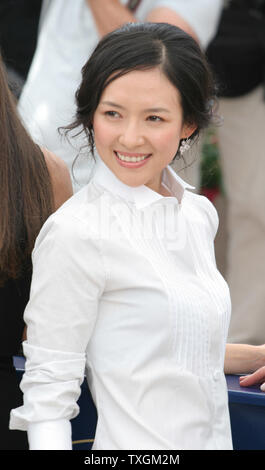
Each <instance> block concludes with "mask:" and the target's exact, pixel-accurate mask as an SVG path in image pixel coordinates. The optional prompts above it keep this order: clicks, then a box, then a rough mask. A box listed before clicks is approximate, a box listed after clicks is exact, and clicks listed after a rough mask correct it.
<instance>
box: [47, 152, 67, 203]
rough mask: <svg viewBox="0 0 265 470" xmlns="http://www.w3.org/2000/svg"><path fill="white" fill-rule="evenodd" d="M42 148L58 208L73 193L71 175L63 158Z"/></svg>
mask: <svg viewBox="0 0 265 470" xmlns="http://www.w3.org/2000/svg"><path fill="white" fill-rule="evenodd" d="M41 150H42V153H43V155H44V159H45V162H46V165H47V168H48V171H49V174H50V178H51V184H52V189H53V195H54V204H55V210H56V209H58V208H59V207H60V206H61V205H62V204H63V203H64V202H65V201H67V199H69V198H70V197H71V196H72V195H73V188H72V182H71V177H70V173H69V170H68V167H67V165H66V163H65V162H64V161H63V160H62V158H60V157H58V156H57V155H55V154H54V153H52V152H50V151H49V150H47V149H45V148H41Z"/></svg>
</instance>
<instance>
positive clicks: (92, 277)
mask: <svg viewBox="0 0 265 470" xmlns="http://www.w3.org/2000/svg"><path fill="white" fill-rule="evenodd" d="M163 184H164V186H165V187H166V188H167V189H168V190H169V191H170V193H171V194H172V195H173V196H172V197H163V196H161V195H160V194H158V193H156V192H154V191H152V190H151V189H149V188H148V187H146V186H140V187H135V188H132V187H129V186H127V185H125V184H123V183H122V182H121V181H119V180H118V179H117V178H116V177H115V175H114V174H113V173H112V172H111V171H110V170H109V169H108V167H107V166H106V165H105V164H104V163H103V162H102V161H101V160H100V159H99V160H98V161H97V164H96V165H95V171H94V175H93V177H92V179H91V181H90V183H89V184H88V185H87V186H86V187H84V188H83V189H82V190H81V191H79V192H78V193H76V194H75V195H74V196H73V197H72V198H71V199H70V200H68V201H67V202H66V203H65V204H64V205H63V206H62V207H61V208H60V209H59V210H58V211H57V212H56V213H55V214H53V215H52V216H51V217H50V218H49V219H48V220H47V222H46V223H45V224H44V226H43V228H42V230H41V232H40V234H39V236H38V238H37V241H36V246H35V249H34V252H33V266H34V270H33V280H32V288H31V296H30V301H29V304H28V306H27V308H26V311H25V321H26V323H27V325H28V339H27V342H25V343H24V352H25V355H26V357H27V361H26V371H25V373H24V376H23V379H22V384H21V388H22V391H23V392H24V405H23V406H22V407H20V408H17V409H15V410H13V411H12V413H11V423H10V427H11V429H22V430H26V429H28V430H29V438H30V442H31V448H32V449H67V448H70V447H71V429H70V426H69V420H70V419H72V418H73V417H75V416H76V415H77V414H78V411H79V410H78V406H77V404H76V401H77V399H78V397H79V394H80V385H81V383H82V381H83V377H84V372H85V369H86V377H87V380H88V385H89V388H90V390H91V393H92V396H93V399H94V402H95V405H96V408H97V413H98V423H97V428H96V435H95V441H94V445H93V450H109V449H118V450H121V449H126V450H128V449H163V450H172V449H178V450H180V449H204V450H207V449H231V448H232V441H231V431H230V420H229V412H228V394H227V387H226V381H225V377H224V372H223V366H224V354H225V344H226V336H227V330H228V323H229V317H230V309H231V305H230V296H229V290H228V287H227V284H226V282H225V281H224V279H223V278H222V276H221V274H220V273H219V272H218V270H217V268H216V263H215V257H214V245H213V240H214V237H215V234H216V230H217V225H218V216H217V213H216V210H215V208H214V207H213V205H212V204H211V203H210V202H209V200H208V199H207V198H205V197H203V196H200V195H197V194H194V193H192V192H190V191H188V190H187V189H190V188H191V187H190V186H189V185H187V184H185V183H184V181H183V180H182V179H181V178H180V177H179V176H177V175H176V174H175V173H174V171H173V170H172V169H171V168H170V167H167V168H166V169H165V170H164V173H163ZM179 201H181V202H179Z"/></svg>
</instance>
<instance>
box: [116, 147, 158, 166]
mask: <svg viewBox="0 0 265 470" xmlns="http://www.w3.org/2000/svg"><path fill="white" fill-rule="evenodd" d="M114 154H115V157H116V160H117V161H118V163H119V164H120V165H121V166H123V167H126V168H140V167H141V166H143V165H145V164H146V163H147V162H148V160H149V158H150V157H151V154H146V153H128V152H117V151H114Z"/></svg>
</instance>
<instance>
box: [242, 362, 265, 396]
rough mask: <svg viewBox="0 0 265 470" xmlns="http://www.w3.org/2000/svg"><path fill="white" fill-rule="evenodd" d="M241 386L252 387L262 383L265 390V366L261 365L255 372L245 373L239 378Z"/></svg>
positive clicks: (261, 387) (262, 388) (264, 390)
mask: <svg viewBox="0 0 265 470" xmlns="http://www.w3.org/2000/svg"><path fill="white" fill-rule="evenodd" d="M239 384H240V386H241V387H250V386H251V385H255V384H261V386H260V389H261V390H262V391H263V392H265V366H263V367H260V368H259V369H258V370H256V371H255V372H253V374H250V375H245V376H242V377H240V378H239Z"/></svg>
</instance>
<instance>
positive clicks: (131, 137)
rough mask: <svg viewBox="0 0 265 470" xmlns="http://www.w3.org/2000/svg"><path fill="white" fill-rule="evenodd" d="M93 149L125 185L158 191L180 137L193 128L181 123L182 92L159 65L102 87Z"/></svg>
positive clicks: (186, 134) (129, 74)
mask: <svg viewBox="0 0 265 470" xmlns="http://www.w3.org/2000/svg"><path fill="white" fill-rule="evenodd" d="M93 127H94V138H95V145H96V148H97V151H98V153H99V155H100V157H101V159H102V160H103V161H104V163H105V164H106V165H107V166H108V167H109V169H110V170H111V171H112V172H113V173H114V174H115V176H116V177H117V178H119V179H120V180H121V181H122V182H123V183H125V184H127V185H128V186H140V185H146V186H148V187H150V188H151V189H153V190H154V191H157V192H159V190H160V184H161V175H162V171H163V169H164V168H165V167H166V166H167V165H168V164H169V163H170V162H171V161H172V160H173V158H174V156H175V155H176V152H177V150H178V147H179V141H180V139H182V138H187V137H189V136H190V135H191V134H192V132H193V131H194V129H195V128H196V126H186V125H183V113H182V107H181V100H180V94H179V92H178V90H177V89H176V88H175V87H174V85H173V84H172V83H171V82H170V81H169V80H168V79H167V77H166V76H165V75H164V74H163V73H162V72H161V70H160V69H159V68H153V69H150V70H145V71H142V70H141V71H132V72H129V73H127V74H126V75H123V76H122V77H120V78H117V79H115V80H114V81H113V82H111V83H110V84H109V85H108V86H107V87H106V88H105V90H104V91H103V93H102V95H101V98H100V102H99V104H98V107H97V109H96V111H95V114H94V119H93Z"/></svg>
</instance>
